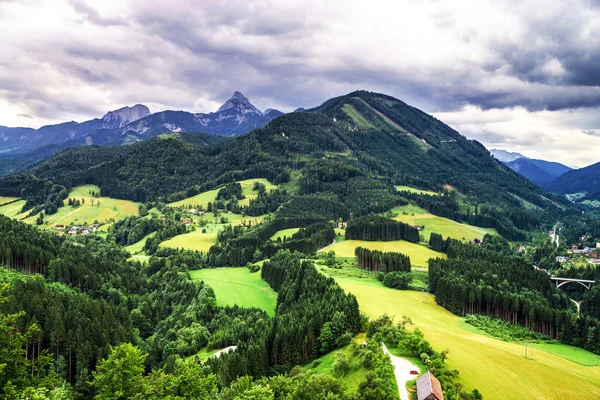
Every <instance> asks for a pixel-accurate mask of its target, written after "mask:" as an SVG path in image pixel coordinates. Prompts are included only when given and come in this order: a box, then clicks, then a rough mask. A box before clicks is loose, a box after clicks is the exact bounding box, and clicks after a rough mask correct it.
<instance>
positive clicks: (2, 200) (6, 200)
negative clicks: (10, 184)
mask: <svg viewBox="0 0 600 400" xmlns="http://www.w3.org/2000/svg"><path fill="white" fill-rule="evenodd" d="M17 199H18V197H4V196H0V206H1V205H3V204H6V203H11V202H13V201H15V200H17Z"/></svg>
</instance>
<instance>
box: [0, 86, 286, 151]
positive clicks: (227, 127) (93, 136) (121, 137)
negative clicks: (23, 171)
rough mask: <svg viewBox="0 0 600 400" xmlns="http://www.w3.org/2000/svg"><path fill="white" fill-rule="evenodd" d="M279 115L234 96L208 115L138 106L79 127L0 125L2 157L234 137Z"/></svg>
mask: <svg viewBox="0 0 600 400" xmlns="http://www.w3.org/2000/svg"><path fill="white" fill-rule="evenodd" d="M282 114H283V113H282V112H280V111H277V110H273V109H268V110H266V111H265V112H261V111H260V110H259V109H257V108H256V107H255V106H254V105H252V103H250V101H249V100H248V99H247V98H246V97H245V96H244V95H243V94H242V93H240V92H237V91H236V92H235V93H234V94H233V96H232V97H231V98H230V99H229V100H227V101H226V102H225V104H223V105H222V106H221V107H220V108H219V109H218V110H217V111H216V112H211V113H208V114H203V113H190V112H186V111H161V112H157V113H153V114H152V113H150V110H149V109H148V107H146V106H145V105H143V104H136V105H134V106H133V107H123V108H120V109H118V110H114V111H110V112H108V113H107V114H106V115H104V116H103V117H102V118H95V119H93V120H90V121H85V122H81V123H77V122H74V121H71V122H65V123H61V124H57V125H47V126H43V127H41V128H39V129H32V128H9V127H4V126H0V155H1V156H2V158H4V159H6V158H12V159H17V158H18V159H33V160H36V159H42V158H43V155H44V153H45V154H47V153H48V152H52V151H56V150H59V149H61V148H65V147H77V146H83V145H90V144H100V145H104V146H113V145H119V144H129V143H133V142H137V141H140V140H144V139H148V138H150V137H153V136H156V135H159V134H161V133H167V132H204V133H209V134H213V135H219V136H234V135H239V134H242V133H247V132H250V131H251V130H253V129H255V128H258V127H261V126H263V125H265V124H266V123H268V122H269V121H270V120H272V119H273V118H276V117H278V116H280V115H282ZM43 148H46V150H45V151H44V150H42V151H41V153H42V155H41V156H38V157H36V151H37V150H39V149H43Z"/></svg>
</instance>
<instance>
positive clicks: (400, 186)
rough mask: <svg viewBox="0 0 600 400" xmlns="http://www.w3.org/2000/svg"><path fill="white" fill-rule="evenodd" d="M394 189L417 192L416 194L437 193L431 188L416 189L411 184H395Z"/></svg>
mask: <svg viewBox="0 0 600 400" xmlns="http://www.w3.org/2000/svg"><path fill="white" fill-rule="evenodd" d="M396 190H397V191H398V192H411V193H418V194H428V195H430V196H436V195H438V194H439V193H436V192H433V191H431V190H423V189H417V188H414V187H411V186H402V185H398V186H396Z"/></svg>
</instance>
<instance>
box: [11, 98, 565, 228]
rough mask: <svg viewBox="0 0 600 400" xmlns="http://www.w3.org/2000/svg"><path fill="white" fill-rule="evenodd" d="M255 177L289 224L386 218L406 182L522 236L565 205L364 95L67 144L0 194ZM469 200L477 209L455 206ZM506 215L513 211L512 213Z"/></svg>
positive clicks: (400, 106)
mask: <svg viewBox="0 0 600 400" xmlns="http://www.w3.org/2000/svg"><path fill="white" fill-rule="evenodd" d="M257 177H264V178H267V179H268V180H270V181H272V182H277V183H285V182H290V183H289V185H290V186H289V190H290V192H289V194H285V196H286V198H289V200H290V203H286V204H288V205H286V206H285V207H289V217H296V216H297V215H299V214H307V217H310V215H312V213H316V212H318V214H319V216H320V217H323V216H325V217H326V218H327V219H337V217H339V216H343V217H344V218H347V217H348V216H349V215H350V214H351V213H352V214H353V215H355V216H360V215H365V214H368V213H369V212H384V211H386V210H389V209H390V208H391V207H393V206H394V205H395V204H398V201H400V198H399V197H398V194H397V193H396V192H395V190H394V189H393V185H411V186H415V187H419V188H422V189H428V190H433V191H436V192H439V193H442V192H448V193H450V194H449V195H448V197H446V196H438V197H437V198H435V199H430V200H427V201H428V202H430V203H428V205H427V207H428V208H429V209H430V210H432V211H433V212H438V213H444V216H447V217H450V218H455V219H461V218H462V219H464V218H468V219H469V221H470V220H471V219H473V221H471V222H473V223H479V224H482V223H483V224H484V226H488V227H495V228H497V229H498V231H499V232H502V233H503V234H506V235H507V236H508V237H512V238H520V237H523V233H522V231H521V230H522V229H526V228H527V226H528V224H530V223H533V222H532V221H536V220H538V219H539V218H541V215H543V213H544V212H545V211H548V212H549V213H550V214H549V215H551V214H552V213H554V212H558V211H559V210H561V209H563V208H565V207H568V202H567V201H566V200H563V199H560V198H557V197H554V196H552V195H550V194H549V193H547V192H545V191H544V190H542V189H540V188H539V187H537V186H536V185H534V184H533V183H531V182H529V181H527V180H526V179H525V178H523V177H521V176H520V175H518V174H517V173H515V172H514V171H512V170H511V169H509V168H508V167H506V166H505V165H503V164H502V163H500V162H498V161H497V160H495V159H494V158H493V157H491V156H490V154H489V152H488V151H487V150H486V148H485V147H484V146H483V145H481V144H480V143H479V142H477V141H474V140H468V139H467V138H465V137H464V136H462V135H460V134H459V133H458V132H456V131H455V130H453V129H452V128H450V127H449V126H447V125H445V124H444V123H442V122H441V121H439V120H437V119H435V118H433V117H432V116H430V115H428V114H426V113H424V112H422V111H420V110H418V109H416V108H414V107H411V106H409V105H408V104H406V103H404V102H402V101H400V100H398V99H395V98H393V97H390V96H386V95H382V94H377V93H371V92H365V91H358V92H353V93H350V94H348V95H345V96H340V97H337V98H334V99H331V100H329V101H327V102H325V103H324V104H322V105H321V106H319V107H316V108H313V109H310V110H306V111H303V112H296V113H289V114H285V115H283V116H280V117H279V118H276V119H274V120H272V121H271V122H269V123H268V124H267V125H265V126H263V127H262V128H258V129H255V130H253V131H251V132H250V133H248V134H245V135H240V136H237V137H233V138H222V137H218V136H215V135H206V134H200V133H185V132H182V133H174V134H167V135H160V136H158V137H154V138H151V139H149V140H144V141H141V142H139V143H135V144H132V145H130V146H112V147H105V146H96V145H91V146H83V147H75V148H69V149H66V150H63V151H61V152H60V153H58V154H56V155H54V156H52V157H50V158H49V159H47V160H45V161H43V162H41V163H38V164H37V165H36V166H34V167H32V168H30V169H28V170H26V171H25V173H22V174H16V175H10V176H7V177H4V178H3V179H2V180H0V195H3V196H15V195H18V196H19V197H22V198H24V199H26V200H27V203H28V205H29V206H38V207H41V208H38V209H42V208H44V207H46V208H49V209H51V208H52V207H48V206H49V202H52V201H55V200H56V193H57V191H63V190H64V189H62V187H64V188H66V189H69V188H72V187H75V186H77V185H81V184H95V185H98V186H99V187H100V188H101V190H102V195H105V196H110V197H115V198H121V199H130V200H134V201H141V202H148V201H163V202H171V201H177V200H181V199H183V198H186V197H189V196H193V195H195V194H197V193H200V192H202V191H205V190H210V189H213V188H215V187H218V186H219V185H222V184H224V183H227V182H231V181H232V180H242V179H250V178H257ZM451 193H455V194H454V195H452V194H451ZM456 193H461V194H463V195H464V199H465V200H460V199H459V197H460V196H459V197H457V196H456ZM460 198H462V197H460ZM457 201H461V202H466V203H465V204H464V205H463V206H459V205H458V204H456V202H457ZM438 203H439V204H438ZM484 204H485V205H486V206H485V207H483V205H484ZM526 204H534V205H536V206H537V209H538V211H537V212H536V213H535V215H530V214H529V213H528V212H527V211H526V210H524V207H525V205H526ZM478 205H480V206H481V207H480V208H479V213H473V214H471V213H469V212H466V213H465V212H464V211H463V208H464V210H467V209H468V208H470V207H473V209H476V207H477V206H478ZM424 206H425V205H424ZM513 209H515V210H516V209H518V210H519V211H518V212H509V210H513ZM436 210H438V211H436ZM495 210H496V211H495ZM501 210H504V211H501ZM484 213H485V215H484ZM286 215H287V214H286Z"/></svg>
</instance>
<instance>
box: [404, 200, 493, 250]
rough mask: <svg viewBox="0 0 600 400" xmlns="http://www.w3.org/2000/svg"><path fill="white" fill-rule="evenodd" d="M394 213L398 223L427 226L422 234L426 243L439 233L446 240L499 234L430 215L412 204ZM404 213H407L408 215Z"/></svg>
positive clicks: (469, 238)
mask: <svg viewBox="0 0 600 400" xmlns="http://www.w3.org/2000/svg"><path fill="white" fill-rule="evenodd" d="M392 212H394V213H397V214H398V216H397V217H396V218H394V219H395V220H396V221H402V222H404V223H407V224H409V225H421V226H425V229H424V230H422V231H421V234H422V235H423V237H424V239H425V240H426V241H429V235H430V234H431V232H435V233H439V234H440V235H442V236H443V237H444V238H446V237H448V236H450V237H452V238H454V239H458V240H463V239H467V240H473V239H475V238H479V239H482V238H483V236H484V235H485V234H486V233H489V234H497V233H498V232H496V230H495V229H493V228H480V227H478V226H473V225H469V224H461V223H458V222H456V221H453V220H451V219H448V218H443V217H438V216H437V215H433V214H431V213H428V212H427V211H425V210H423V209H422V208H421V207H419V206H416V205H412V204H409V205H406V206H401V207H395V208H393V209H392ZM403 213H407V215H405V214H403ZM413 214H414V215H413Z"/></svg>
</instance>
